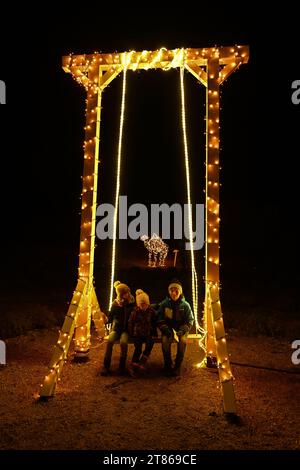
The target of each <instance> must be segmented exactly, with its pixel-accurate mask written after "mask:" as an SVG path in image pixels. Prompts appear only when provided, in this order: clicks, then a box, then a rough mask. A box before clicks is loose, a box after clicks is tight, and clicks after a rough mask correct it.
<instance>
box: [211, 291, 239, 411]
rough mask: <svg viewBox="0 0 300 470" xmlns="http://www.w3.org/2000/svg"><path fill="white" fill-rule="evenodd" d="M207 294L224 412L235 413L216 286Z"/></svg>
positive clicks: (230, 374)
mask: <svg viewBox="0 0 300 470" xmlns="http://www.w3.org/2000/svg"><path fill="white" fill-rule="evenodd" d="M209 294H210V295H209V303H210V308H211V311H212V317H213V328H214V338H215V343H216V350H217V362H218V369H219V379H220V384H221V387H222V395H223V407H224V412H225V413H236V404H235V397H234V389H233V376H232V372H231V367H230V362H229V356H228V351H227V343H226V337H225V329H224V323H223V314H222V309H221V302H220V298H219V289H218V287H212V288H211V289H210V292H209Z"/></svg>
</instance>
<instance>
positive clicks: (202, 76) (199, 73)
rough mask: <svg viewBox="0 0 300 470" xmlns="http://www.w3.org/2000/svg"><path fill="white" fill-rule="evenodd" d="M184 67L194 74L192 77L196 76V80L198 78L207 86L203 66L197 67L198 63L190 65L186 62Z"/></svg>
mask: <svg viewBox="0 0 300 470" xmlns="http://www.w3.org/2000/svg"><path fill="white" fill-rule="evenodd" d="M185 68H186V69H187V70H188V71H189V72H190V73H191V74H192V75H194V77H195V78H197V80H199V81H200V82H201V83H202V85H204V86H205V87H207V73H206V72H205V70H204V69H203V68H201V67H199V65H196V64H191V65H189V64H186V65H185Z"/></svg>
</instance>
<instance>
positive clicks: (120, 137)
mask: <svg viewBox="0 0 300 470" xmlns="http://www.w3.org/2000/svg"><path fill="white" fill-rule="evenodd" d="M126 72H127V64H126V65H125V67H124V70H123V87H122V103H121V116H120V129H119V144H118V162H117V183H116V195H115V212H114V223H113V244H112V259H111V276H110V296H109V309H110V307H111V304H112V301H113V291H114V277H115V262H116V237H117V218H118V208H119V193H120V176H121V157H122V139H123V125H124V113H125V96H126Z"/></svg>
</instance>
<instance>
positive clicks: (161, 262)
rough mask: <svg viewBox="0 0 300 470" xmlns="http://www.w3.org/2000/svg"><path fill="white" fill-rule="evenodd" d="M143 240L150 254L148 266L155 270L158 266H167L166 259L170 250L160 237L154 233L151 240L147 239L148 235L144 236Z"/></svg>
mask: <svg viewBox="0 0 300 470" xmlns="http://www.w3.org/2000/svg"><path fill="white" fill-rule="evenodd" d="M141 240H142V241H143V242H144V245H145V247H146V248H147V250H148V252H149V256H148V266H149V267H152V268H155V267H156V266H161V267H162V266H165V259H166V257H167V254H168V250H169V247H168V245H167V244H166V243H165V242H164V241H163V240H162V239H161V238H160V237H159V236H158V235H156V233H153V235H152V237H151V238H149V237H147V235H143V236H142V237H141ZM152 258H153V259H152ZM157 262H158V264H157Z"/></svg>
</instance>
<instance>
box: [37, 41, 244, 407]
mask: <svg viewBox="0 0 300 470" xmlns="http://www.w3.org/2000/svg"><path fill="white" fill-rule="evenodd" d="M248 59H249V47H248V46H233V47H219V48H218V47H213V48H201V49H174V50H167V49H165V48H162V49H159V50H157V51H153V52H152V51H142V52H135V51H131V52H123V53H114V54H100V53H94V54H90V55H86V54H84V55H69V56H64V57H63V60H62V67H63V70H64V71H65V72H67V73H71V74H72V75H73V77H74V78H75V79H76V81H77V82H79V83H80V84H82V85H83V86H84V87H85V88H86V90H87V100H86V126H85V141H84V170H83V179H82V181H83V183H82V205H81V209H82V212H81V232H80V233H81V235H80V251H79V275H78V282H77V287H76V290H75V292H74V294H73V297H72V301H71V303H70V306H69V309H68V312H67V314H66V317H65V321H64V324H63V327H62V330H61V331H60V334H59V338H58V341H57V343H56V345H55V347H54V352H53V355H52V358H51V361H50V365H49V370H48V373H47V375H46V377H45V379H44V381H43V384H42V385H41V390H40V394H39V395H40V397H41V398H46V397H50V396H52V395H53V394H54V392H55V387H56V384H57V381H58V379H59V376H60V374H61V371H62V368H63V364H64V362H65V360H66V358H67V354H68V350H69V347H70V343H71V340H72V338H73V336H75V352H76V353H78V354H80V353H87V352H88V351H89V347H90V327H91V319H92V318H93V320H94V323H95V326H96V328H97V330H98V332H100V334H102V336H104V318H103V314H102V312H101V310H100V307H99V303H98V300H97V296H96V292H95V289H94V275H93V273H94V250H95V226H96V205H97V184H98V163H99V142H100V123H101V98H102V92H103V91H104V89H105V88H106V87H107V85H109V83H110V82H111V81H112V80H113V79H114V78H116V77H117V76H118V75H119V74H120V73H121V72H122V71H123V70H124V68H125V67H126V69H127V70H148V69H164V70H166V69H170V68H178V67H184V68H185V69H186V70H188V71H189V72H190V73H191V74H192V75H193V76H194V77H195V78H196V79H197V80H198V81H199V82H201V83H202V84H203V85H204V86H205V87H206V191H205V223H206V230H205V242H206V243H205V304H204V325H205V330H206V331H207V336H206V351H207V358H206V361H207V365H208V366H209V365H211V364H213V363H214V362H215V361H216V363H217V367H218V370H219V379H220V384H221V389H222V396H223V407H224V412H226V413H236V404H235V397H234V389H233V376H232V373H231V367H230V363H229V358H228V352H227V345H226V338H225V329H224V323H223V315H222V310H221V303H220V297H219V284H220V267H219V227H220V219H219V207H220V203H219V171H220V166H219V125H220V111H219V110H220V85H221V84H222V83H224V81H225V80H226V79H227V78H228V77H229V75H230V74H231V73H232V72H234V71H235V70H237V68H238V67H239V66H240V65H242V64H245V63H247V62H248ZM197 313H198V312H195V314H196V315H197Z"/></svg>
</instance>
